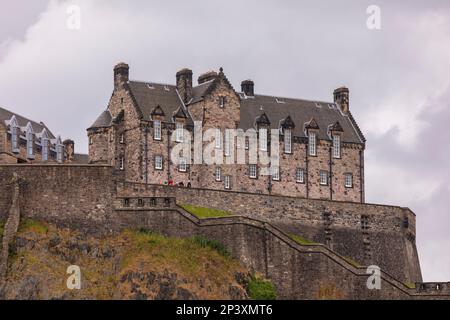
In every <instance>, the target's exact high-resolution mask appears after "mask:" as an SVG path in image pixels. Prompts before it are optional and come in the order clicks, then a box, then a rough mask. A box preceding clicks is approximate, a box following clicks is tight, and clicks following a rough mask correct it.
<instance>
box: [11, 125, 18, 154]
mask: <svg viewBox="0 0 450 320" xmlns="http://www.w3.org/2000/svg"><path fill="white" fill-rule="evenodd" d="M11 149H12V152H15V153H18V152H19V128H18V127H17V126H15V125H12V126H11Z"/></svg>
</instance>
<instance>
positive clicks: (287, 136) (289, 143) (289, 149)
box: [284, 130, 292, 153]
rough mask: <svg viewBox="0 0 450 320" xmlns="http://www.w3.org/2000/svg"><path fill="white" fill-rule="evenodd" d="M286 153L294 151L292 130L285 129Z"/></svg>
mask: <svg viewBox="0 0 450 320" xmlns="http://www.w3.org/2000/svg"><path fill="white" fill-rule="evenodd" d="M284 153H292V131H291V130H284Z"/></svg>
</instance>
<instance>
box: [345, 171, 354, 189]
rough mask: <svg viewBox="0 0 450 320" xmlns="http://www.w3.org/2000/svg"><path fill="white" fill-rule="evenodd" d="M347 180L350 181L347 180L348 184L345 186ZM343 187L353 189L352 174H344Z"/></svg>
mask: <svg viewBox="0 0 450 320" xmlns="http://www.w3.org/2000/svg"><path fill="white" fill-rule="evenodd" d="M348 178H349V179H350V180H349V181H350V184H347V182H348V180H347V179H348ZM344 187H346V188H353V173H350V172H347V173H344Z"/></svg>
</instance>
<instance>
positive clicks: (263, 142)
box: [258, 128, 267, 151]
mask: <svg viewBox="0 0 450 320" xmlns="http://www.w3.org/2000/svg"><path fill="white" fill-rule="evenodd" d="M258 132H259V139H258V140H259V150H261V151H267V128H260V129H259V130H258Z"/></svg>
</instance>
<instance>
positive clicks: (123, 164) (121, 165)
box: [119, 156, 125, 170]
mask: <svg viewBox="0 0 450 320" xmlns="http://www.w3.org/2000/svg"><path fill="white" fill-rule="evenodd" d="M124 168H125V159H124V157H123V156H122V157H120V159H119V169H120V170H123V169H124Z"/></svg>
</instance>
